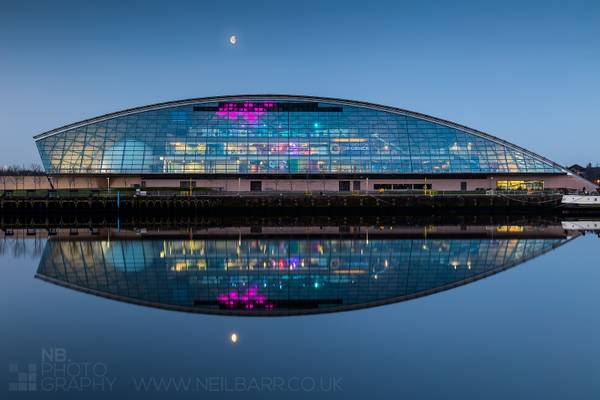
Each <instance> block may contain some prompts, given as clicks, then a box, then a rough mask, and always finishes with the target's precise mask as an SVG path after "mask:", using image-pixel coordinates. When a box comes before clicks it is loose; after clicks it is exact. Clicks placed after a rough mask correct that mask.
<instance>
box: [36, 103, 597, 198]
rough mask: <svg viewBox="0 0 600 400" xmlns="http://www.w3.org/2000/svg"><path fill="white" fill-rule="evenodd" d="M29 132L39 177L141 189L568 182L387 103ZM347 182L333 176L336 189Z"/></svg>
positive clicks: (269, 106)
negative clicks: (285, 183) (214, 183)
mask: <svg viewBox="0 0 600 400" xmlns="http://www.w3.org/2000/svg"><path fill="white" fill-rule="evenodd" d="M35 140H36V143H37V147H38V150H39V153H40V156H41V159H42V162H43V165H44V168H45V170H46V171H47V172H48V173H49V174H55V175H70V176H82V175H86V176H129V177H130V178H131V177H139V182H134V181H133V180H131V179H130V181H129V184H130V185H136V184H140V183H141V185H142V186H146V184H149V185H148V186H152V180H153V179H154V180H157V179H159V178H162V179H163V181H161V183H160V184H158V183H157V182H158V181H155V183H156V184H157V185H159V186H160V185H165V181H164V179H170V180H172V181H176V182H177V183H179V181H178V179H181V178H183V177H185V178H186V179H187V178H189V179H190V180H191V179H192V178H193V179H194V181H193V182H192V183H191V184H193V185H194V186H196V184H198V185H200V186H202V185H208V186H210V184H207V183H206V182H202V181H198V182H196V181H195V179H198V180H202V179H222V180H224V181H222V182H221V183H219V184H220V185H221V187H223V182H225V181H227V180H232V179H233V180H235V181H238V180H240V181H241V180H242V179H244V182H246V180H249V179H261V180H269V179H273V178H275V179H280V178H282V177H285V178H286V179H294V178H299V179H306V178H307V177H308V178H311V179H313V178H314V179H329V180H335V179H340V178H343V179H350V180H352V179H355V181H354V182H353V185H352V186H353V190H355V189H358V190H365V189H375V190H377V189H399V190H400V189H414V188H422V187H423V185H422V184H421V183H422V182H423V179H427V178H429V179H433V181H432V182H430V183H428V184H425V186H427V185H431V184H432V183H433V186H434V188H435V186H436V183H440V185H439V188H441V189H443V188H445V187H446V186H448V184H449V183H448V182H458V181H461V179H462V181H461V182H462V183H461V184H460V186H457V187H455V186H456V185H454V186H452V184H450V188H458V187H460V188H461V189H462V190H467V188H468V189H469V190H470V189H475V186H478V187H481V188H484V187H486V186H490V185H491V186H492V187H494V186H495V187H497V188H507V189H523V188H528V189H530V188H534V189H535V188H543V187H544V182H546V186H548V183H550V186H557V185H558V186H561V185H562V187H568V186H569V184H570V180H568V179H567V180H564V179H562V180H561V178H564V177H566V176H568V177H570V175H569V174H568V171H567V170H565V169H564V168H563V167H561V166H560V165H558V164H556V163H554V162H552V161H550V160H548V159H546V158H544V157H542V156H539V155H537V154H534V153H532V152H531V151H528V150H525V149H523V148H521V147H519V146H516V145H514V144H511V143H507V142H505V141H503V140H501V139H498V138H496V137H494V136H491V135H488V134H485V133H483V132H479V131H476V130H474V129H470V128H467V127H465V126H461V125H458V124H455V123H452V122H449V121H445V120H441V119H437V118H434V117H430V116H427V115H423V114H418V113H415V112H410V111H406V110H401V109H397V108H393V107H386V106H380V105H375V104H370V103H363V102H356V101H348V100H339V99H329V98H316V97H305V96H282V95H249V96H229V97H215V98H204V99H192V100H183V101H175V102H169V103H162V104H156V105H151V106H146V107H140V108H135V109H130V110H125V111H122V112H117V113H113V114H107V115H103V116H100V117H97V118H92V119H89V120H86V121H82V122H79V123H75V124H71V125H67V126H64V127H62V128H58V129H55V130H52V131H49V132H46V133H43V134H41V135H38V136H36V137H35ZM493 177H497V179H496V180H495V181H494V182H491V181H490V182H486V180H488V179H492V178H493ZM367 178H371V182H370V184H369V183H368V181H367V180H366V179H367ZM446 178H448V179H450V181H446V182H445V183H444V181H440V179H442V180H443V179H446ZM556 178H559V180H558V181H557V180H556ZM378 179H379V181H377V180H378ZM386 179H393V181H386ZM411 179H412V180H411ZM469 179H479V181H477V182H476V181H473V182H468V180H469ZM572 179H578V178H575V177H573V178H572ZM436 180H437V181H436ZM553 181H556V182H553ZM259 182H260V181H259ZM495 182H498V183H495ZM500 182H503V183H500ZM565 182H566V183H565ZM247 183H248V187H249V186H250V185H249V182H247ZM261 183H262V182H261ZM238 184H240V183H239V182H238ZM583 184H584V185H585V184H586V182H584V183H583ZM419 185H420V186H419ZM225 186H226V183H225ZM334 186H335V185H334ZM334 186H331V187H334ZM349 186H350V181H348V183H347V184H346V183H344V184H342V183H340V185H339V189H340V190H346V189H347V190H349V189H350V188H349ZM558 186H557V187H558ZM574 186H575V187H579V188H580V187H581V186H582V182H578V183H575V184H574ZM244 187H245V186H244ZM335 188H336V190H337V188H338V186H335ZM238 189H239V187H238ZM254 189H255V190H256V189H258V190H260V189H261V187H260V185H257V184H255V185H254ZM290 189H292V190H293V185H292V186H290Z"/></svg>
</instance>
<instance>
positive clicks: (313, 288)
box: [0, 220, 600, 399]
mask: <svg viewBox="0 0 600 400" xmlns="http://www.w3.org/2000/svg"><path fill="white" fill-rule="evenodd" d="M565 227H566V225H563V224H562V223H561V221H556V220H553V221H549V222H544V223H541V222H540V221H535V222H531V221H527V220H521V221H517V222H514V221H513V222H511V223H510V224H497V223H490V222H481V223H469V224H451V223H444V222H443V221H442V222H439V221H438V222H437V223H434V224H432V223H411V224H406V223H405V224H401V223H400V224H390V225H386V224H379V223H378V224H354V225H352V224H351V225H331V224H330V225H310V224H290V225H289V226H281V225H280V224H263V225H260V224H258V223H257V224H247V225H243V226H225V227H203V226H183V227H182V226H179V227H177V228H174V227H172V226H164V227H162V228H161V227H160V226H158V227H157V226H156V225H153V226H152V227H148V228H139V227H138V228H134V227H129V226H128V227H125V228H123V227H121V226H112V227H111V226H98V227H94V228H93V229H74V228H70V229H67V228H65V229H60V228H59V229H56V230H54V229H52V230H50V233H51V234H50V235H48V234H47V231H46V230H39V229H38V230H37V231H36V232H34V231H29V232H27V231H26V230H19V229H14V230H8V231H7V232H8V235H5V236H4V237H3V238H2V239H1V240H0V271H2V276H3V279H1V280H0V296H1V300H2V301H1V302H0V307H1V313H0V315H1V318H2V324H1V326H2V331H1V332H2V340H1V341H0V346H1V347H0V354H1V355H2V360H1V362H2V363H3V364H4V368H5V373H3V374H0V376H1V377H2V385H3V389H2V390H3V391H4V394H5V395H6V397H10V398H12V397H14V398H19V397H22V398H36V397H43V396H49V395H51V396H52V397H53V398H66V397H71V398H73V397H81V396H82V393H83V394H85V396H87V397H92V398H106V397H108V396H109V395H111V393H110V392H112V395H114V394H115V393H116V394H121V395H125V394H127V395H128V396H136V397H144V398H160V397H166V396H169V397H187V398H278V399H279V398H283V397H292V398H305V397H307V396H312V397H316V398H365V397H366V396H378V397H380V398H391V397H392V396H393V397H395V398H398V397H400V398H401V397H405V398H411V399H420V398H424V399H425V398H434V399H437V398H463V399H464V398H473V399H481V398H486V399H489V398H529V399H531V398H560V399H562V398H582V399H583V398H598V397H599V396H600V361H599V360H600V344H599V343H598V340H599V339H598V338H600V317H599V316H598V312H597V307H598V305H599V304H600V292H599V291H598V290H597V287H598V284H599V283H600V270H599V268H598V261H597V258H598V254H599V253H598V249H600V246H599V245H600V242H599V239H598V237H596V236H595V235H593V234H590V233H588V234H587V235H583V234H581V232H578V231H574V230H565V229H564V228H565ZM28 233H29V234H28ZM405 300H410V301H405ZM182 311H183V312H182ZM4 397H5V396H4V395H3V398H4Z"/></svg>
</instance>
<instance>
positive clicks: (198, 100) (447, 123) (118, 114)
mask: <svg viewBox="0 0 600 400" xmlns="http://www.w3.org/2000/svg"><path fill="white" fill-rule="evenodd" d="M240 100H287V101H312V102H322V103H336V104H341V105H346V106H352V107H362V108H368V109H371V110H376V111H383V112H389V113H393V114H399V115H404V116H409V117H413V118H417V119H421V120H424V121H428V122H432V123H436V124H440V125H445V126H447V127H450V128H454V129H458V130H461V131H463V132H466V133H469V134H472V135H475V136H479V137H481V138H484V139H487V140H490V141H493V142H495V143H498V144H501V145H503V146H506V147H508V148H511V149H513V150H517V151H520V152H522V153H524V154H527V155H529V156H531V157H534V158H537V159H538V160H540V161H543V162H545V163H548V164H550V165H552V166H554V167H556V168H558V169H560V170H562V171H563V172H565V173H568V174H570V172H569V171H568V170H567V169H566V168H565V167H563V166H562V165H560V164H558V163H556V162H554V161H552V160H550V159H548V158H546V157H543V156H541V155H539V154H536V153H534V152H532V151H529V150H527V149H525V148H523V147H520V146H517V145H515V144H513V143H510V142H507V141H505V140H503V139H500V138H498V137H496V136H493V135H490V134H488V133H485V132H482V131H478V130H476V129H473V128H469V127H468V126H464V125H461V124H457V123H455V122H452V121H448V120H445V119H441V118H436V117H432V116H430V115H427V114H422V113H418V112H415V111H410V110H405V109H402V108H397V107H391V106H384V105H380V104H375V103H369V102H365V101H356V100H346V99H338V98H333V97H317V96H302V95H283V94H242V95H230V96H214V97H199V98H194V99H185V100H175V101H167V102H163V103H156V104H150V105H147V106H142V107H135V108H129V109H126V110H122V111H117V112H113V113H109V114H104V115H100V116H98V117H94V118H89V119H86V120H83V121H79V122H75V123H72V124H68V125H64V126H62V127H60V128H56V129H52V130H50V131H47V132H43V133H40V134H39V135H36V136H34V137H33V138H34V139H35V140H36V141H38V140H41V139H45V138H47V137H50V136H53V135H56V134H59V133H62V132H65V131H67V130H70V129H73V128H79V127H81V126H85V125H89V124H93V123H96V122H100V121H105V120H108V119H112V118H116V117H122V116H126V115H130V114H137V113H141V112H146V111H153V110H159V109H163V108H170V107H178V106H186V105H193V104H198V103H211V102H220V101H240Z"/></svg>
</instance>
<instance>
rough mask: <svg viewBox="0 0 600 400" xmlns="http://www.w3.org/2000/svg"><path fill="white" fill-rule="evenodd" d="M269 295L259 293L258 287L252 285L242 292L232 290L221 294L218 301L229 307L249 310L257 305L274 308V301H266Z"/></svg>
mask: <svg viewBox="0 0 600 400" xmlns="http://www.w3.org/2000/svg"><path fill="white" fill-rule="evenodd" d="M266 300H267V297H266V296H264V295H262V294H258V290H257V288H256V287H250V288H248V289H247V290H245V291H244V292H242V293H241V294H238V292H236V291H231V292H229V293H227V294H219V295H218V296H217V301H218V302H219V303H221V304H222V305H224V306H226V307H227V308H245V309H247V310H252V309H254V307H255V306H261V307H264V308H265V309H267V310H272V309H273V304H272V303H266Z"/></svg>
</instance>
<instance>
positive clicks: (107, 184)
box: [106, 176, 110, 196]
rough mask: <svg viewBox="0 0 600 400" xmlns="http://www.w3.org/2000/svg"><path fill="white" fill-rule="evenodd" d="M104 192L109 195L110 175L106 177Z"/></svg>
mask: <svg viewBox="0 0 600 400" xmlns="http://www.w3.org/2000/svg"><path fill="white" fill-rule="evenodd" d="M106 194H107V195H109V196H110V176H107V177H106Z"/></svg>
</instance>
